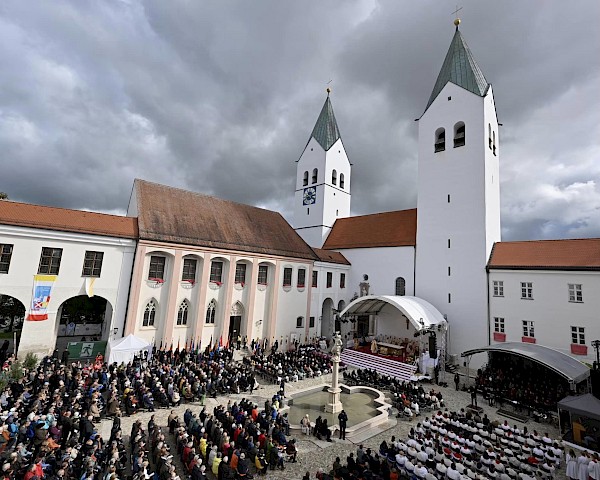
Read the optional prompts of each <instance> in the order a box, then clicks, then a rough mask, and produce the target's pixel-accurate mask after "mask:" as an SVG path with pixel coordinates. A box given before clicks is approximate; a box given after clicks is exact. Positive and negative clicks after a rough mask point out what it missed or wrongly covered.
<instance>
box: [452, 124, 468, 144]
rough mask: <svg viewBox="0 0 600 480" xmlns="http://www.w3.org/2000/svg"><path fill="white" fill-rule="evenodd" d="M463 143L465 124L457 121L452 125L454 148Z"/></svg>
mask: <svg viewBox="0 0 600 480" xmlns="http://www.w3.org/2000/svg"><path fill="white" fill-rule="evenodd" d="M464 145H465V124H464V123H463V122H458V123H457V124H456V125H454V148H456V147H463V146H464Z"/></svg>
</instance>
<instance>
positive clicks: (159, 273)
mask: <svg viewBox="0 0 600 480" xmlns="http://www.w3.org/2000/svg"><path fill="white" fill-rule="evenodd" d="M153 278H158V279H159V280H164V278H165V257H159V256H156V255H152V256H151V257H150V268H149V269H148V280H152V279H153Z"/></svg>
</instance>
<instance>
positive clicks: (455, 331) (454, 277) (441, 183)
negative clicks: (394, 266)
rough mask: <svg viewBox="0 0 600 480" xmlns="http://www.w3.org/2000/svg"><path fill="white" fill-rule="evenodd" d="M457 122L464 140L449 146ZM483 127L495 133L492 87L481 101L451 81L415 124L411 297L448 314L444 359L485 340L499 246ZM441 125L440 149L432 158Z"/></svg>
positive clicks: (492, 168)
mask: <svg viewBox="0 0 600 480" xmlns="http://www.w3.org/2000/svg"><path fill="white" fill-rule="evenodd" d="M460 121H462V122H464V123H465V127H466V128H465V138H466V142H465V145H464V146H462V147H457V148H454V146H453V137H454V126H455V124H456V123H457V122H460ZM488 124H491V125H492V128H494V129H495V130H496V132H497V121H496V115H495V110H494V107H493V95H492V92H491V88H490V90H489V91H488V93H487V95H486V96H485V97H483V98H482V97H479V96H478V95H475V94H473V93H470V92H468V91H466V90H464V89H463V88H460V87H458V86H456V85H454V84H452V83H448V84H447V85H446V86H445V87H444V89H443V90H442V92H441V93H440V94H439V96H438V97H437V99H436V100H435V101H434V102H433V104H432V105H431V106H430V107H429V109H428V110H427V112H425V114H424V115H423V116H422V117H421V119H420V120H419V178H418V192H419V196H418V202H417V211H418V216H417V252H416V291H415V294H416V295H417V296H419V297H421V298H424V299H425V300H427V301H429V302H430V303H432V304H433V305H434V306H435V307H436V308H437V309H438V310H439V311H440V312H441V313H442V314H445V315H447V319H448V324H449V335H450V336H449V343H448V352H449V353H460V352H462V351H464V350H467V349H468V348H473V347H477V346H481V345H486V344H487V340H488V336H487V328H486V325H487V287H486V271H485V266H486V264H487V260H488V258H489V254H490V251H491V248H492V246H493V243H494V242H495V241H499V240H500V208H499V206H500V199H499V188H498V180H499V167H498V156H497V155H496V156H494V155H493V152H492V150H490V149H489V148H488V135H487V129H488ZM440 127H443V128H445V131H446V148H445V151H443V152H438V153H434V143H435V133H436V130H437V129H438V128H440ZM496 144H497V154H498V152H499V147H498V138H496ZM448 196H450V201H448ZM448 242H450V244H449V243H448ZM449 269H450V270H449Z"/></svg>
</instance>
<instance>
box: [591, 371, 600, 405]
mask: <svg viewBox="0 0 600 480" xmlns="http://www.w3.org/2000/svg"><path fill="white" fill-rule="evenodd" d="M590 377H591V380H592V393H593V394H594V397H596V398H600V370H596V369H593V370H590Z"/></svg>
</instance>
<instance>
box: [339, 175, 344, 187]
mask: <svg viewBox="0 0 600 480" xmlns="http://www.w3.org/2000/svg"><path fill="white" fill-rule="evenodd" d="M340 188H341V189H343V188H344V174H343V173H340Z"/></svg>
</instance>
